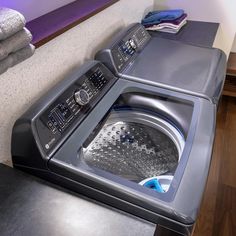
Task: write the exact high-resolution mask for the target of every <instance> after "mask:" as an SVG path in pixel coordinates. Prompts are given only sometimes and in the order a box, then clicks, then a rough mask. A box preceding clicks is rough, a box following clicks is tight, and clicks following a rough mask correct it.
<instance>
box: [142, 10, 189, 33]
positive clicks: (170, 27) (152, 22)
mask: <svg viewBox="0 0 236 236" xmlns="http://www.w3.org/2000/svg"><path fill="white" fill-rule="evenodd" d="M186 23H187V14H186V13H185V12H184V10H182V9H176V10H164V11H153V12H149V13H148V14H147V15H146V16H145V18H144V19H143V20H142V25H143V26H144V27H145V28H146V29H147V30H152V31H161V32H168V33H178V32H179V30H180V29H181V28H182V27H183V26H184V25H185V24H186Z"/></svg>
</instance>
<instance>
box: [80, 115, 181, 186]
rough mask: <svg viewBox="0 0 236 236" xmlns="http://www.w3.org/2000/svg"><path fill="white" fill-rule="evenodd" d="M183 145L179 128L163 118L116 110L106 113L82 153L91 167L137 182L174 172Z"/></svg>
mask: <svg viewBox="0 0 236 236" xmlns="http://www.w3.org/2000/svg"><path fill="white" fill-rule="evenodd" d="M183 147H184V139H183V137H182V136H181V135H180V133H179V131H178V130H177V129H176V128H175V127H173V126H172V125H170V123H168V122H166V121H164V120H163V119H159V118H157V117H155V116H153V115H148V114H145V113H139V112H132V111H119V112H114V113H111V114H110V115H109V118H108V120H107V121H106V123H105V124H104V125H103V127H102V128H101V130H100V131H99V133H98V134H97V135H96V137H94V139H93V140H92V141H91V142H90V143H89V144H88V145H87V146H86V147H85V148H82V153H81V155H82V159H83V160H84V161H85V162H86V164H87V165H89V166H91V167H96V168H100V169H102V170H105V171H108V172H110V173H112V174H115V175H118V176H121V177H123V178H126V179H128V180H131V181H135V182H140V181H142V180H144V179H146V178H149V177H153V176H158V175H162V174H165V173H167V172H174V171H175V169H176V167H177V165H178V162H179V157H180V156H181V154H182V150H183Z"/></svg>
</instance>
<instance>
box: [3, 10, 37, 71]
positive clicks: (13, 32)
mask: <svg viewBox="0 0 236 236" xmlns="http://www.w3.org/2000/svg"><path fill="white" fill-rule="evenodd" d="M25 24H26V21H25V18H24V16H23V15H22V14H20V13H19V12H17V11H15V10H12V9H8V8H0V74H2V73H4V72H5V71H7V70H8V68H10V67H12V66H14V65H16V64H18V63H20V62H22V61H24V60H25V59H27V58H29V57H30V56H32V55H33V53H34V50H35V48H34V46H33V45H32V44H30V42H31V40H32V35H31V33H30V32H29V30H27V29H26V28H25Z"/></svg>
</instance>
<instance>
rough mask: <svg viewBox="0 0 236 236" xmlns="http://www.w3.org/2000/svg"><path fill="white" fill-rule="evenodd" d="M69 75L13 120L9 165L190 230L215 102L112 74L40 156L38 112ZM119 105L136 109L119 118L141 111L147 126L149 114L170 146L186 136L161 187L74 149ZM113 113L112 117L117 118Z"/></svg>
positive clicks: (208, 155)
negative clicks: (98, 164) (169, 177)
mask: <svg viewBox="0 0 236 236" xmlns="http://www.w3.org/2000/svg"><path fill="white" fill-rule="evenodd" d="M95 63H96V62H91V63H89V64H87V65H86V66H85V67H83V70H82V73H86V70H88V69H89V68H90V67H91V66H93V65H94V64H95ZM79 74H80V73H79ZM77 75H78V71H77ZM76 78H78V77H77V76H76ZM76 78H74V77H71V78H68V79H66V80H64V82H62V83H61V84H60V85H58V86H57V87H56V88H54V89H53V90H52V92H51V93H49V94H48V95H46V96H45V97H44V98H43V99H41V100H40V102H39V103H38V104H36V105H35V106H34V107H32V108H31V109H30V110H29V111H28V112H26V113H25V114H24V115H23V116H22V117H21V118H20V119H19V121H18V122H17V123H16V125H15V126H14V130H13V135H12V136H13V144H12V153H13V157H14V158H13V161H14V166H16V167H18V168H21V169H23V170H25V171H28V172H30V173H33V174H36V175H39V176H41V177H44V178H47V179H49V180H51V181H54V182H57V183H59V184H61V185H64V186H66V187H68V188H71V189H73V190H75V191H78V192H82V193H83V194H86V195H88V196H90V197H92V198H95V199H97V200H99V201H102V202H104V203H106V204H110V205H112V206H115V207H117V208H119V209H122V210H124V211H127V212H129V213H132V214H134V215H137V216H139V217H142V218H145V219H147V220H149V221H152V222H154V223H158V224H161V225H163V226H165V227H169V228H171V229H173V230H176V231H178V232H181V233H184V234H187V235H189V234H190V231H191V228H192V226H193V223H194V221H195V220H196V216H197V211H198V208H199V206H200V201H201V197H202V194H203V191H204V187H205V182H206V179H207V174H208V170H209V164H210V159H211V151H212V145H213V139H214V129H215V112H216V106H215V105H214V104H212V103H210V102H209V101H208V100H206V99H201V98H198V97H194V96H191V95H186V94H182V93H178V92H175V91H171V90H166V89H163V88H159V87H157V86H150V85H147V84H142V83H138V82H134V81H129V80H124V79H119V80H117V81H116V82H115V83H114V84H113V86H112V87H111V88H110V89H109V90H108V91H107V92H106V94H104V96H103V97H102V98H101V100H100V101H99V102H98V103H97V104H96V106H94V108H93V109H92V110H91V111H90V113H88V114H86V117H84V119H83V121H82V122H81V123H80V124H79V125H78V126H77V127H75V128H73V130H71V132H70V133H68V134H67V135H65V137H63V139H61V142H60V143H58V145H57V146H56V147H55V150H54V151H53V152H52V153H51V154H50V156H47V155H46V154H45V152H42V151H41V141H40V139H39V137H38V130H37V128H39V127H38V126H37V120H39V119H40V115H41V114H42V113H43V112H45V110H46V109H47V107H48V104H49V103H51V102H52V101H54V100H55V99H56V98H57V97H58V96H60V94H61V93H62V92H63V91H65V90H66V89H67V88H68V87H69V86H70V84H71V83H73V82H74V80H75V79H76ZM142 98H143V100H142ZM122 107H125V108H127V109H128V110H130V111H132V112H137V113H135V114H139V117H138V116H137V117H134V119H131V117H130V116H128V117H127V116H126V118H125V115H123V118H124V121H125V122H127V123H129V124H130V123H132V120H133V121H135V120H136V121H137V120H138V119H139V118H141V119H142V118H143V119H142V124H145V125H147V124H148V123H149V126H150V122H153V125H152V126H150V127H152V128H153V127H154V128H156V129H157V130H158V129H159V130H160V129H161V127H162V132H164V133H165V134H168V137H171V139H172V141H174V142H175V143H176V144H177V147H178V142H179V140H180V139H181V137H180V136H181V135H182V139H183V140H184V141H185V144H184V145H183V144H182V145H181V144H179V149H180V151H179V154H180V157H179V162H178V165H177V167H176V170H175V172H174V178H173V181H172V182H171V185H170V188H169V190H168V192H166V193H158V192H156V191H153V190H151V189H148V188H146V187H143V186H141V185H139V184H137V183H135V182H133V181H129V180H127V179H125V178H122V177H120V176H117V175H115V174H112V173H109V172H107V171H104V170H101V169H99V168H94V167H92V166H89V165H88V164H86V162H85V161H84V160H83V155H82V152H81V150H82V148H84V147H86V145H85V144H87V143H88V142H87V140H88V139H89V138H90V137H91V135H92V134H93V132H94V130H95V128H96V127H98V124H99V125H100V124H101V123H100V122H104V121H106V118H107V115H109V114H111V113H112V112H113V111H112V112H111V109H114V110H116V109H118V111H120V109H121V108H122ZM140 113H141V115H140ZM118 114H119V112H117V113H116V115H117V117H116V118H115V117H114V118H115V120H118V118H119V115H118ZM126 114H127V113H126ZM147 117H148V118H147ZM120 118H122V116H120ZM121 120H122V119H121ZM165 122H167V123H169V124H166V123H165ZM136 123H137V122H136ZM139 123H140V122H139ZM103 124H104V123H103ZM25 127H27V129H26V128H25ZM101 127H102V126H101ZM173 127H174V128H173ZM142 128H143V126H142ZM154 132H155V131H154ZM19 134H21V135H24V137H25V139H20V137H21V136H19ZM177 134H178V135H177ZM22 147H24V152H22ZM180 147H181V148H180Z"/></svg>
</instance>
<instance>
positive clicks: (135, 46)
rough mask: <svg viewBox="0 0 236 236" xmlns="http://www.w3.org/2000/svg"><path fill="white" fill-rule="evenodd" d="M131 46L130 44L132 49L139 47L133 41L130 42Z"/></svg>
mask: <svg viewBox="0 0 236 236" xmlns="http://www.w3.org/2000/svg"><path fill="white" fill-rule="evenodd" d="M129 44H130V46H131V48H133V49H136V48H137V45H136V43H135V41H134V40H133V39H130V40H129Z"/></svg>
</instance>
